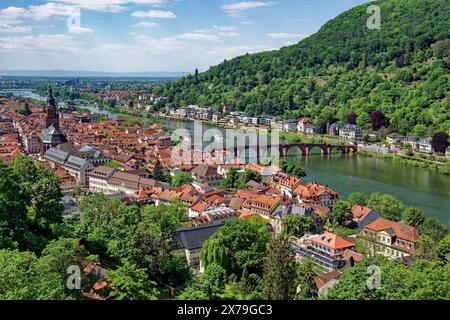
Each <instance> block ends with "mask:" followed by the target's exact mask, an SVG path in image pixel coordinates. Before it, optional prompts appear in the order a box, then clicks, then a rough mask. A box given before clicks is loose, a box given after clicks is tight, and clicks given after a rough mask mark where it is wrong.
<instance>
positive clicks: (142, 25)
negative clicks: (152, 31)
mask: <svg viewBox="0 0 450 320" xmlns="http://www.w3.org/2000/svg"><path fill="white" fill-rule="evenodd" d="M130 27H133V28H155V27H159V24H157V23H156V22H149V21H142V22H139V23H135V24H132V25H131V26H130Z"/></svg>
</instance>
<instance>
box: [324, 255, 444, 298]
mask: <svg viewBox="0 0 450 320" xmlns="http://www.w3.org/2000/svg"><path fill="white" fill-rule="evenodd" d="M374 266H375V267H376V268H379V270H378V271H379V272H380V273H379V274H380V275H381V277H380V281H381V282H380V283H379V286H376V283H373V284H374V286H373V287H371V288H369V287H368V286H367V283H368V280H371V279H374V278H373V276H374V273H373V271H371V272H368V270H370V269H368V268H369V267H371V268H374ZM372 270H375V269H372ZM449 289H450V284H449V282H448V267H447V266H446V264H445V263H444V262H442V261H438V260H433V261H426V260H417V261H415V262H414V263H413V265H412V266H411V267H408V266H406V265H404V264H403V263H402V262H400V261H397V260H391V259H388V258H386V257H383V256H375V257H366V258H365V259H364V260H363V261H361V262H360V263H358V264H357V265H356V266H354V267H352V268H349V269H347V270H345V271H344V273H343V274H342V276H341V277H340V278H339V282H337V283H336V284H335V285H334V286H333V287H332V288H331V289H330V290H329V291H328V293H327V296H326V297H327V298H328V299H333V300H442V299H449V298H450V291H449Z"/></svg>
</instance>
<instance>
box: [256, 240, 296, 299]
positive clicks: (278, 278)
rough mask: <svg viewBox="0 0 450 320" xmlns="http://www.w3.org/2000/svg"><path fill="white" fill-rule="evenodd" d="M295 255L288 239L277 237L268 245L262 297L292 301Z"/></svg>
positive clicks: (294, 285)
mask: <svg viewBox="0 0 450 320" xmlns="http://www.w3.org/2000/svg"><path fill="white" fill-rule="evenodd" d="M295 276H296V263H295V254H294V252H293V250H292V249H291V247H290V240H289V238H288V237H284V236H277V237H275V238H274V239H272V241H271V242H270V243H269V246H268V248H267V256H266V258H265V262H264V277H263V296H264V298H265V299H268V300H293V299H294V297H295V290H296V283H295V281H292V280H293V279H295Z"/></svg>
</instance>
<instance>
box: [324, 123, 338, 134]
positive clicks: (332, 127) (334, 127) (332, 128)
mask: <svg viewBox="0 0 450 320" xmlns="http://www.w3.org/2000/svg"><path fill="white" fill-rule="evenodd" d="M339 130H341V126H340V125H339V123H333V124H332V125H330V126H329V127H328V130H327V133H328V134H329V135H331V136H338V135H339Z"/></svg>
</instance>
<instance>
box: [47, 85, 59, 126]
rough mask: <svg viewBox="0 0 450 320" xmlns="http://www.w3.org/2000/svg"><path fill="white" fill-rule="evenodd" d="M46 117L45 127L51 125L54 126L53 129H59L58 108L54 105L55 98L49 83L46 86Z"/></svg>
mask: <svg viewBox="0 0 450 320" xmlns="http://www.w3.org/2000/svg"><path fill="white" fill-rule="evenodd" d="M46 112H47V117H46V119H45V127H46V128H48V127H50V126H51V125H53V126H54V127H55V129H57V130H59V115H58V108H57V106H56V101H55V98H54V97H53V89H52V87H51V86H50V85H49V86H48V98H47V108H46Z"/></svg>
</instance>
